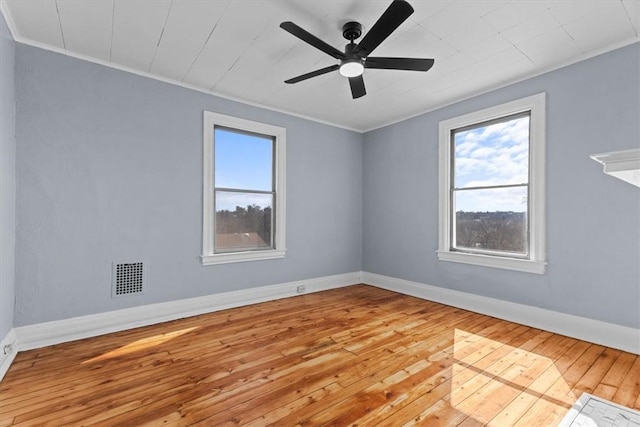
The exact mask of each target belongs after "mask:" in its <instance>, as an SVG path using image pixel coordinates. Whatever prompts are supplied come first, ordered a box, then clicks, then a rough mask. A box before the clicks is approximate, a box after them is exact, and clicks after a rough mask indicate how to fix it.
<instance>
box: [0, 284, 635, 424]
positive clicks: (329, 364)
mask: <svg viewBox="0 0 640 427" xmlns="http://www.w3.org/2000/svg"><path fill="white" fill-rule="evenodd" d="M584 391H586V392H590V393H592V394H595V395H597V396H600V397H603V398H605V399H609V400H612V401H614V402H616V403H619V404H622V405H625V406H629V407H635V408H636V409H640V357H638V356H636V355H634V354H630V353H625V352H621V351H618V350H614V349H611V348H606V347H602V346H599V345H595V344H590V343H587V342H583V341H579V340H575V339H572V338H568V337H564V336H560V335H556V334H553V333H550V332H546V331H542V330H539V329H534V328H529V327H526V326H522V325H518V324H515V323H510V322H506V321H502V320H498V319H495V318H492V317H488V316H483V315H480V314H476V313H472V312H468V311H464V310H460V309H456V308H452V307H448V306H444V305H441V304H436V303H432V302H428V301H424V300H420V299H417V298H412V297H408V296H404V295H400V294H395V293H393V292H388V291H384V290H381V289H377V288H373V287H369V286H364V285H358V286H351V287H348V288H341V289H337V290H332V291H326V292H320V293H315V294H308V295H303V296H299V297H295V298H289V299H284V300H279V301H273V302H268V303H263V304H258V305H253V306H248V307H243V308H237V309H232V310H226V311H221V312H216V313H211V314H207V315H201V316H197V317H191V318H187V319H182V320H177V321H173V322H168V323H163V324H159V325H154V326H149V327H144V328H138V329H133V330H129V331H124V332H119V333H114V334H110V335H104V336H100V337H96V338H90V339H85V340H80V341H75V342H71V343H66V344H60V345H56V346H52V347H47V348H42V349H37V350H32V351H28V352H23V353H20V354H18V356H17V357H16V359H15V361H14V363H13V365H12V366H11V368H10V370H9V372H8V373H7V375H6V377H5V378H4V380H3V381H2V382H1V383H0V426H45V425H65V426H69V425H70V426H75V425H108V426H114V425H129V426H141V425H177V426H183V425H198V426H200V425H202V426H226V425H229V426H232V425H247V426H265V425H275V426H294V425H301V426H315V425H334V426H347V425H359V426H387V425H388V426H411V425H427V426H465V427H468V426H480V425H491V426H527V427H532V426H533V427H539V426H555V425H557V423H558V422H559V421H560V420H561V419H562V417H563V416H564V415H565V413H566V411H567V409H568V408H569V407H571V405H572V404H573V403H574V402H575V400H576V399H577V398H578V397H580V395H581V394H582V392H584Z"/></svg>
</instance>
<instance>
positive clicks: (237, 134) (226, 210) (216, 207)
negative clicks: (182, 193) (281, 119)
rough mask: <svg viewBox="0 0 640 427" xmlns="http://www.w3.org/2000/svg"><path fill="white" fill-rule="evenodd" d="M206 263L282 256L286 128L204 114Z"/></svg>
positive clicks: (203, 261) (204, 241) (203, 257)
mask: <svg viewBox="0 0 640 427" xmlns="http://www.w3.org/2000/svg"><path fill="white" fill-rule="evenodd" d="M203 134H204V136H203V139H204V150H203V152H204V167H203V171H204V178H203V179H204V180H203V215H202V217H203V226H202V229H203V238H202V263H203V264H205V265H209V264H222V263H230V262H241V261H256V260H263V259H272V258H282V257H284V253H285V246H284V238H285V220H284V218H285V204H284V201H285V194H284V189H285V129H284V128H280V127H277V126H271V125H267V124H264V123H258V122H253V121H250V120H244V119H239V118H236V117H230V116H225V115H222V114H217V113H212V112H209V111H205V112H204V133H203Z"/></svg>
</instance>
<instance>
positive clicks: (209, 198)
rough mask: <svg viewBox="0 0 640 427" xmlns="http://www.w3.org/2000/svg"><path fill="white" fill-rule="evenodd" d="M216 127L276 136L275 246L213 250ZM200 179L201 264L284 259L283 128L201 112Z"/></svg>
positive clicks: (284, 149)
mask: <svg viewBox="0 0 640 427" xmlns="http://www.w3.org/2000/svg"><path fill="white" fill-rule="evenodd" d="M216 126H221V127H226V128H231V129H237V130H240V131H245V132H250V133H257V134H262V135H268V136H272V137H274V138H275V159H274V160H275V161H274V168H275V171H274V174H273V175H274V179H275V186H274V187H275V193H276V195H275V206H274V208H275V209H274V212H275V221H274V224H275V235H274V236H273V239H274V248H269V249H264V250H248V251H237V252H224V253H215V242H214V232H215V229H216V228H215V217H216V215H215V212H214V211H213V209H214V184H215V183H214V177H215V170H214V169H215V160H214V154H215V150H214V143H215V141H214V129H215V127H216ZM202 139H203V160H204V161H203V168H202V170H203V175H202V177H203V181H202V256H201V258H202V264H203V265H213V264H227V263H233V262H245V261H259V260H268V259H276V258H284V256H285V252H286V246H285V225H286V221H285V206H286V203H285V201H286V198H285V188H286V182H285V177H286V174H285V166H286V157H285V156H286V129H285V128H282V127H279V126H273V125H269V124H266V123H260V122H254V121H252V120H246V119H241V118H238V117H233V116H227V115H224V114H219V113H214V112H211V111H205V112H204V120H203V138H202Z"/></svg>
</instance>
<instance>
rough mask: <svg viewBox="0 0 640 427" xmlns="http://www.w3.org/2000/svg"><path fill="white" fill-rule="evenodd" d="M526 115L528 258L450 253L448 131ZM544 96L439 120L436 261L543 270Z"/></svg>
mask: <svg viewBox="0 0 640 427" xmlns="http://www.w3.org/2000/svg"><path fill="white" fill-rule="evenodd" d="M523 112H530V128H529V130H530V132H529V198H528V203H529V205H528V215H529V251H528V253H529V257H528V259H522V258H517V257H509V256H497V255H491V254H478V253H467V252H462V251H456V250H453V249H452V247H453V245H452V242H451V236H452V233H451V226H452V225H453V224H452V220H451V215H452V212H451V206H452V204H451V193H452V192H451V165H452V158H451V156H452V155H453V154H452V150H451V144H452V140H451V139H452V138H451V135H452V132H453V131H454V130H456V129H459V128H463V127H467V126H472V125H475V124H480V123H483V122H486V121H489V120H494V119H498V118H501V117H506V116H510V115H513V114H517V113H523ZM545 116H546V97H545V94H544V93H539V94H536V95H532V96H529V97H526V98H522V99H518V100H515V101H512V102H507V103H505V104H501V105H498V106H495V107H491V108H486V109H484V110H481V111H476V112H473V113H469V114H465V115H462V116H459V117H454V118H451V119H448V120H443V121H441V122H440V124H439V168H438V170H439V206H440V208H439V224H438V228H439V232H438V251H437V253H438V259H439V260H441V261H451V262H459V263H464V264H472V265H480V266H485V267H494V268H501V269H506V270H515V271H523V272H527V273H536V274H543V273H544V272H545V268H546V264H547V262H546V218H545V188H546V187H545V140H546V137H545V129H546V124H545V119H546V117H545Z"/></svg>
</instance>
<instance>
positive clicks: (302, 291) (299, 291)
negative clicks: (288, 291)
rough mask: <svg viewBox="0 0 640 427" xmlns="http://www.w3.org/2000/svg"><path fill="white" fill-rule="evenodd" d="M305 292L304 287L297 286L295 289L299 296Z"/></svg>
mask: <svg viewBox="0 0 640 427" xmlns="http://www.w3.org/2000/svg"><path fill="white" fill-rule="evenodd" d="M306 290H307V288H306V287H305V286H304V285H298V288H297V289H296V291H297V292H298V293H299V294H304V292H305V291H306Z"/></svg>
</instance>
